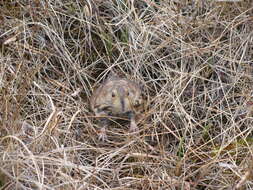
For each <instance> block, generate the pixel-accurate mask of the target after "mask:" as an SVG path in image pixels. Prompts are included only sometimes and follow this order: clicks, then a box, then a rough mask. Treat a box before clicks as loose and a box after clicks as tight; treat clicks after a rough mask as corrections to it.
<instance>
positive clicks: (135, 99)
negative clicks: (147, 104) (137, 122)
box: [107, 86, 141, 114]
mask: <svg viewBox="0 0 253 190" xmlns="http://www.w3.org/2000/svg"><path fill="white" fill-rule="evenodd" d="M107 100H109V102H110V104H111V111H112V113H119V114H120V113H126V112H129V111H133V109H134V106H136V105H138V104H141V98H140V94H139V92H135V91H133V90H132V89H129V88H128V89H127V88H125V87H124V86H115V87H113V88H112V89H111V90H110V91H109V93H108V95H107Z"/></svg>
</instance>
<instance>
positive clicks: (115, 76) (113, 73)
mask: <svg viewBox="0 0 253 190" xmlns="http://www.w3.org/2000/svg"><path fill="white" fill-rule="evenodd" d="M118 78H119V75H118V74H117V73H115V72H114V71H110V73H109V74H108V78H107V80H115V79H118Z"/></svg>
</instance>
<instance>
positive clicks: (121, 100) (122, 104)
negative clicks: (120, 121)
mask: <svg viewBox="0 0 253 190" xmlns="http://www.w3.org/2000/svg"><path fill="white" fill-rule="evenodd" d="M120 104H121V111H122V112H124V111H125V101H124V99H123V98H121V99H120Z"/></svg>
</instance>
